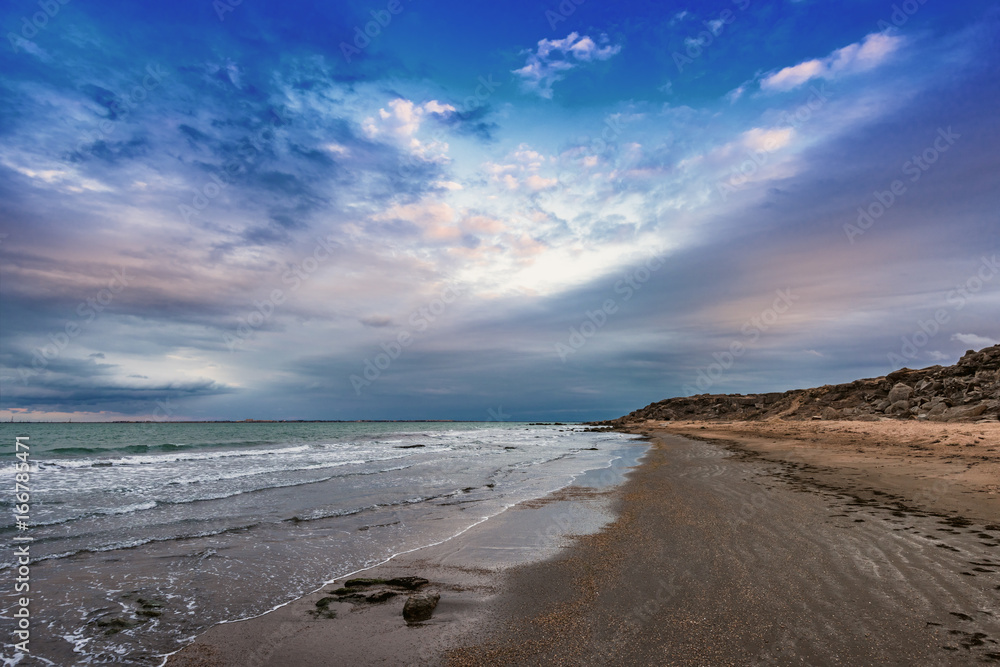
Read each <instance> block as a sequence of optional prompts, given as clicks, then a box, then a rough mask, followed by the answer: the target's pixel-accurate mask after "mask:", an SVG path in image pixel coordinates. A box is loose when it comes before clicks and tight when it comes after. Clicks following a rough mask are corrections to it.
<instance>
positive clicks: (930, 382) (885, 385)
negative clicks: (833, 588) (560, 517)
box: [595, 345, 1000, 426]
mask: <svg viewBox="0 0 1000 667" xmlns="http://www.w3.org/2000/svg"><path fill="white" fill-rule="evenodd" d="M884 418H891V419H925V420H930V421H943V422H956V421H978V420H981V419H990V420H996V419H1000V345H995V346H993V347H988V348H985V349H983V350H980V351H979V352H975V351H972V350H969V351H968V352H966V353H965V355H964V356H963V357H962V358H961V359H960V360H959V361H958V363H957V364H955V365H954V366H931V367H929V368H922V369H919V370H912V369H909V368H902V369H900V370H898V371H895V372H892V373H889V374H888V375H886V376H884V377H878V378H870V379H866V380H855V381H854V382H850V383H848V384H838V385H826V386H823V387H815V388H813V389H795V390H792V391H786V392H779V393H768V394H750V395H746V396H744V395H742V394H735V395H733V394H700V395H698V396H689V397H679V398H669V399H666V400H663V401H659V402H658V403H651V404H649V405H647V406H646V407H644V408H642V409H640V410H636V411H635V412H632V413H630V414H628V415H625V416H624V417H620V418H618V419H613V420H610V421H605V422H595V424H600V425H605V426H624V425H626V424H630V423H636V422H643V421H646V420H650V419H652V420H658V421H663V420H678V419H681V420H683V419H697V420H727V421H728V420H734V421H737V420H739V421H758V420H765V419H788V420H804V419H853V420H869V421H871V420H876V419H884Z"/></svg>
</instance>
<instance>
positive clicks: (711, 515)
mask: <svg viewBox="0 0 1000 667" xmlns="http://www.w3.org/2000/svg"><path fill="white" fill-rule="evenodd" d="M910 426H911V425H910V424H909V423H901V422H894V423H884V422H879V423H876V422H856V423H851V422H836V423H834V422H823V423H808V422H805V423H787V422H776V423H768V424H763V425H762V424H760V423H756V424H719V423H707V422H706V423H697V422H695V423H666V424H654V423H648V424H645V425H644V426H643V427H641V429H640V430H643V431H645V432H647V433H649V434H650V435H651V437H652V439H653V443H654V447H653V448H652V449H651V450H650V452H649V453H648V454H647V456H646V458H645V459H644V461H643V464H642V465H641V466H639V467H638V468H636V469H635V470H634V471H633V472H632V473H631V475H630V478H629V480H628V481H627V482H626V484H624V485H623V486H621V487H619V489H618V490H617V491H615V493H614V494H613V495H612V496H611V497H610V498H608V497H606V496H602V495H600V494H593V493H589V494H588V493H587V492H580V493H579V494H578V495H579V497H564V498H561V499H554V500H552V501H550V502H547V503H538V504H537V505H536V506H534V507H528V508H525V509H521V510H514V511H510V512H507V513H505V514H504V515H502V516H501V517H498V518H499V519H501V520H500V521H495V522H494V521H490V522H487V523H486V524H483V525H482V526H480V527H477V528H478V529H481V530H478V531H477V529H473V530H471V531H469V533H466V535H463V536H462V537H461V538H458V539H457V540H453V541H452V542H450V543H448V545H447V546H445V545H441V546H442V547H444V548H439V547H434V548H432V549H430V550H424V551H423V552H422V553H417V554H411V555H408V556H407V557H405V558H401V559H397V560H395V561H393V562H391V563H390V564H387V565H385V566H382V567H383V568H385V570H384V573H385V574H388V575H391V576H401V575H417V576H425V577H427V578H428V579H431V584H430V586H432V587H435V588H437V589H438V590H439V591H440V592H441V603H440V605H439V606H438V609H437V611H436V612H435V615H434V618H433V619H432V620H431V621H430V622H428V623H426V624H422V625H418V626H410V627H408V626H406V625H405V623H403V621H402V618H401V616H400V611H401V607H402V600H401V599H398V598H393V599H392V600H390V601H389V602H386V603H383V604H382V605H369V606H366V607H364V608H362V607H360V606H356V607H351V608H348V607H347V604H348V603H338V606H340V607H343V609H342V610H341V609H338V611H337V618H336V619H332V620H326V619H315V618H313V617H311V616H310V615H309V612H310V610H315V609H316V606H315V603H316V601H317V600H318V599H320V598H321V596H322V595H323V593H317V594H316V595H314V596H310V597H309V598H306V599H304V600H301V601H299V602H297V603H294V604H292V605H288V606H287V607H284V608H282V609H281V610H278V611H277V612H274V613H272V614H269V615H267V616H264V617H261V618H260V619H255V620H254V621H250V622H245V623H237V624H229V625H225V626H219V627H217V628H215V629H213V630H212V631H210V632H209V633H207V634H206V635H204V636H203V637H202V638H200V639H199V640H198V642H196V643H195V644H194V645H193V646H192V647H189V649H186V650H185V651H184V652H182V653H181V654H179V655H178V656H175V658H174V659H173V660H172V661H171V664H177V665H230V664H233V665H235V664H245V665H282V664H284V665H287V664H296V665H320V664H346V663H347V661H348V660H350V661H351V662H353V663H354V664H385V665H410V664H428V665H437V664H450V665H496V664H507V665H515V664H524V665H528V664H531V665H535V664H544V665H591V664H621V665H667V664H676V665H706V664H712V665H746V664H760V665H769V664H774V665H785V664H813V665H847V664H885V665H913V664H921V665H965V664H989V663H991V662H1000V643H998V642H1000V510H998V506H1000V499H998V497H997V492H996V488H995V484H996V483H997V482H998V479H1000V475H998V474H996V468H995V466H997V449H998V448H1000V447H998V445H1000V442H998V438H997V436H998V435H1000V432H998V430H997V427H996V426H995V425H991V424H984V425H979V424H945V425H942V424H936V425H924V424H913V425H912V428H910ZM860 429H867V430H866V431H863V430H860ZM934 440H938V441H939V442H936V443H935V442H933V441H934ZM967 445H971V446H967ZM977 457H979V458H977ZM569 495H570V496H572V495H573V494H569ZM570 507H577V508H589V509H584V510H581V509H577V510H572V511H570V510H569V508H570ZM609 509H610V510H614V513H615V516H616V518H615V519H614V520H613V521H612V522H611V523H608V524H607V525H605V526H604V528H603V529H601V530H600V531H598V532H595V533H592V534H589V535H584V536H581V537H577V538H575V539H572V540H569V541H563V542H560V544H561V545H562V546H563V548H557V549H554V550H553V551H552V553H553V555H552V556H551V557H550V558H548V559H547V560H544V561H532V560H530V559H529V560H528V562H524V564H520V565H518V564H517V563H518V559H517V558H516V557H514V556H512V555H511V554H516V553H518V552H519V550H518V545H524V544H525V542H524V540H525V539H529V540H530V539H531V537H530V535H527V536H526V530H528V533H530V532H531V530H529V529H531V527H532V526H535V527H542V526H545V525H546V522H548V525H549V526H550V527H551V526H558V527H559V529H560V531H565V530H570V531H572V529H573V528H574V526H575V525H585V524H586V523H587V522H588V521H590V523H591V525H593V522H594V521H595V519H596V517H597V516H599V515H600V513H601V512H604V511H607V510H609ZM533 513H537V514H533ZM586 517H589V519H587V518H586ZM519 522H520V523H519ZM491 524H492V525H491ZM534 530H535V532H536V535H537V534H541V533H540V532H539V531H538V529H537V528H536V529H534ZM555 532H559V531H555ZM535 539H536V540H537V537H535ZM536 546H537V545H536ZM521 551H523V552H524V553H527V552H531V551H533V549H532V548H525V549H523V550H521ZM535 551H537V550H535ZM498 554H504V555H503V556H501V557H499V558H498V557H497V555H498ZM362 576H373V575H371V574H370V573H365V574H364V575H362ZM331 588H332V587H331ZM403 597H405V596H403Z"/></svg>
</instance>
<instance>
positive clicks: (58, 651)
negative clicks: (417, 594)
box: [0, 422, 645, 667]
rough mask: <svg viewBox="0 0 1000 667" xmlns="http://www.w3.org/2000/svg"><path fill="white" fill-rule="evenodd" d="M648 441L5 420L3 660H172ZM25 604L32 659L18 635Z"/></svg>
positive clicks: (0, 488)
mask: <svg viewBox="0 0 1000 667" xmlns="http://www.w3.org/2000/svg"><path fill="white" fill-rule="evenodd" d="M16 436H27V437H28V439H27V440H24V439H22V440H21V443H22V445H26V446H27V449H26V450H25V449H23V448H22V449H21V450H20V451H21V452H22V459H23V458H27V460H28V462H29V475H28V478H27V480H26V484H24V485H23V487H27V490H25V489H24V488H23V487H22V489H21V492H22V493H28V496H27V500H28V502H27V505H28V507H27V508H24V507H20V508H18V507H16V505H18V504H20V503H19V502H18V499H17V498H16V496H15V491H16V489H15V473H16V468H17V465H18V463H19V461H18V459H17V458H16V445H15V438H16ZM639 445H640V443H638V442H637V438H636V436H631V435H627V434H621V433H613V432H588V431H587V430H586V428H585V427H584V426H582V425H578V424H557V425H538V424H525V423H512V422H484V423H470V422H346V423H344V422H321V423H320V422H234V423H170V422H150V423H26V424H17V423H3V424H0V468H2V469H3V470H4V472H5V474H4V479H5V480H7V481H6V482H5V483H4V484H2V485H0V506H2V507H3V509H4V512H5V516H6V517H7V519H6V520H5V521H3V522H2V525H0V541H2V544H3V547H4V548H3V549H2V550H0V590H4V592H5V593H7V594H6V595H3V596H0V625H2V626H3V627H4V629H3V630H2V633H3V638H2V641H3V642H4V647H3V654H2V658H3V664H4V665H36V664H37V665H59V666H60V667H61V666H63V665H91V664H128V665H161V664H163V662H164V656H166V655H168V654H170V653H172V652H174V651H176V650H178V649H179V648H181V647H183V646H184V645H186V644H187V643H190V642H191V641H192V640H193V639H194V638H195V637H196V636H197V635H198V634H200V633H201V632H203V631H204V630H206V629H207V628H209V627H211V626H213V625H215V624H217V623H221V622H227V621H234V620H239V619H244V618H250V617H254V616H257V615H260V614H263V613H266V612H267V611H269V610H272V609H275V608H277V607H278V606H281V605H283V604H286V603H288V602H289V601H291V600H294V599H297V598H299V597H301V596H302V595H305V594H307V593H310V592H312V591H314V590H316V589H317V588H319V587H321V586H322V585H324V584H325V583H328V582H330V581H333V580H335V579H337V578H340V577H343V576H345V575H347V574H350V573H354V572H357V571H359V570H362V569H364V568H367V567H371V566H373V565H377V564H379V563H382V562H385V561H386V560H388V559H391V558H392V557H393V556H394V555H396V554H400V553H403V552H409V551H412V550H415V549H419V548H421V547H425V546H428V545H432V544H439V543H441V542H444V541H446V540H449V539H452V538H453V537H455V536H457V535H459V534H461V533H462V532H464V531H466V530H468V529H469V528H470V527H472V526H475V525H478V524H480V523H482V522H485V521H488V520H489V519H490V518H491V517H495V516H497V515H499V514H500V513H502V512H504V511H505V510H507V509H508V508H510V507H512V506H514V505H516V504H518V503H521V502H523V501H527V500H532V499H537V498H540V497H543V496H545V495H547V494H550V493H552V492H554V491H557V490H559V489H561V488H564V487H566V486H570V485H573V484H574V481H575V480H578V479H580V478H581V477H582V476H584V475H587V474H590V475H593V472H594V471H597V470H602V469H608V470H611V469H614V470H616V471H620V470H623V469H624V468H627V465H631V464H634V462H635V461H636V460H637V459H638V457H639V456H641V454H642V453H643V452H644V451H645V450H644V448H643V447H642V446H639ZM25 451H26V452H27V454H26V455H25V454H24V453H23V452H25ZM21 479H22V480H24V479H25V478H24V477H22V478H21ZM615 479H616V480H617V481H620V480H621V475H618V477H617V478H615ZM21 500H24V497H23V496H22V498H21ZM23 509H28V514H27V516H28V520H27V521H24V522H23V523H22V525H20V526H19V525H18V524H17V519H16V516H20V515H19V514H18V512H19V511H20V510H23ZM24 546H27V547H28V552H29V553H30V557H28V560H29V565H28V568H29V570H30V573H29V574H28V575H27V577H26V578H25V577H23V576H22V575H23V574H24V572H23V571H19V567H20V565H19V564H18V555H17V553H18V549H21V551H22V552H23V547H24ZM540 548H541V544H540ZM22 560H24V558H23V557H22ZM19 578H25V581H24V582H23V583H27V584H28V586H29V591H28V592H27V593H15V585H16V582H17V581H18V579H19ZM24 595H27V596H29V598H30V602H29V606H28V609H29V613H30V630H29V631H30V639H29V642H30V643H29V645H28V648H29V649H30V653H27V654H26V653H25V652H23V651H20V650H17V649H16V648H15V646H14V640H13V639H12V638H13V637H14V635H13V634H12V633H13V630H15V629H16V628H17V627H18V626H17V624H18V623H19V622H20V619H19V618H16V617H15V616H14V614H15V613H16V612H17V611H18V610H19V609H20V607H19V605H18V600H19V597H22V596H24ZM22 613H23V612H22ZM8 628H9V629H8Z"/></svg>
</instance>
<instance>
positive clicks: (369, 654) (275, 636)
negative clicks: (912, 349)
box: [162, 440, 648, 667]
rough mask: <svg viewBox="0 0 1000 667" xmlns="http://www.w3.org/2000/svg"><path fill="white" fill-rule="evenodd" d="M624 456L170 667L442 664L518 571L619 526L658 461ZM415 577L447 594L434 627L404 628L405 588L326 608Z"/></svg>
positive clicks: (188, 653)
mask: <svg viewBox="0 0 1000 667" xmlns="http://www.w3.org/2000/svg"><path fill="white" fill-rule="evenodd" d="M624 446H625V447H629V448H632V449H633V451H634V454H632V453H630V454H629V455H628V456H623V457H618V458H616V459H615V460H614V461H612V463H611V464H610V465H609V466H608V467H605V468H597V469H591V470H588V471H586V472H584V473H583V474H581V475H580V476H579V477H578V478H577V479H576V480H575V481H574V483H573V484H571V485H569V486H567V487H563V488H561V489H558V490H555V491H553V492H552V493H550V494H548V495H546V496H543V497H540V498H536V499H534V500H527V501H523V502H520V503H517V504H516V505H513V506H511V507H508V508H507V509H505V510H504V511H502V512H501V513H499V514H496V515H493V516H490V517H484V518H483V519H482V520H481V521H479V522H477V523H476V524H474V525H472V526H469V527H468V528H466V529H464V530H463V531H461V532H460V533H458V534H456V535H454V536H452V537H451V538H449V539H447V540H444V541H442V542H438V543H435V544H430V545H426V546H423V547H420V548H417V549H412V550H409V551H406V552H403V553H399V554H396V555H394V556H392V557H391V558H389V559H388V560H386V561H384V562H382V563H379V564H377V565H374V566H372V567H369V568H365V569H362V570H358V571H356V572H352V573H349V574H346V575H344V576H341V577H339V578H338V579H336V580H334V581H332V582H328V583H326V584H324V585H323V586H321V587H320V588H319V589H317V590H315V591H313V592H312V593H310V594H308V595H305V596H302V597H300V598H298V599H296V600H293V601H290V602H288V603H285V604H283V605H280V606H279V607H277V608H275V609H273V610H271V611H269V612H267V613H265V614H262V615H259V616H256V617H253V618H249V619H244V620H238V621H231V622H226V623H221V624H218V625H215V626H213V627H211V628H209V629H208V630H207V631H205V632H203V633H201V634H200V635H199V636H198V637H197V638H195V639H194V641H193V642H192V643H191V644H188V645H187V646H185V647H184V648H182V649H180V650H179V651H177V652H174V653H172V654H170V655H168V656H166V657H165V659H164V662H163V663H162V664H164V665H166V666H167V667H177V666H181V667H184V666H196V665H197V666H201V667H209V666H217V665H253V666H263V665H287V664H301V665H311V664H315V665H321V664H323V665H325V664H342V663H343V664H347V663H349V662H350V663H354V664H373V663H375V664H440V662H441V661H442V660H443V656H444V653H445V651H446V650H447V648H449V647H450V646H451V645H452V644H454V642H455V641H456V640H457V638H459V637H464V636H468V633H470V632H472V631H474V629H475V627H476V625H477V623H478V622H479V621H480V620H481V617H482V614H483V612H484V610H485V609H486V607H487V606H488V605H489V603H490V601H491V600H492V599H493V598H494V597H495V596H496V595H497V594H498V592H499V591H500V589H501V587H502V585H503V581H504V578H505V576H506V574H507V573H508V572H509V571H511V570H513V569H516V568H517V567H518V566H522V565H524V564H526V563H531V562H537V561H540V560H544V559H546V558H549V557H552V556H553V555H555V554H557V553H558V552H559V551H561V550H563V549H565V548H567V547H568V546H569V544H570V542H569V540H570V536H571V535H578V534H585V533H595V532H597V531H599V530H600V529H601V527H603V526H604V525H606V524H607V523H608V522H610V521H611V520H613V518H614V515H613V512H612V510H611V503H612V501H613V498H614V493H615V489H616V488H620V485H621V484H622V483H623V481H624V480H625V478H626V475H627V474H628V473H629V471H630V470H631V469H632V468H633V467H635V466H636V465H638V462H639V461H640V460H641V459H642V457H643V456H645V455H646V453H647V451H648V443H647V442H645V441H643V440H635V441H633V442H631V443H630V444H626V445H624ZM412 576H417V577H423V578H426V579H428V580H429V581H430V583H429V584H428V585H427V586H425V587H424V589H425V590H429V589H433V590H435V591H438V592H440V593H441V596H442V597H441V601H440V603H439V604H438V606H437V608H436V609H435V612H434V615H433V618H432V619H431V620H430V621H427V622H424V623H419V624H415V625H408V624H407V623H405V622H404V621H403V618H402V607H403V604H404V601H405V600H406V597H407V593H408V591H405V590H400V589H398V588H396V589H389V590H390V591H391V592H393V593H396V595H394V596H393V597H392V598H391V599H388V600H386V601H384V602H379V603H374V604H373V603H367V602H366V601H364V600H358V599H357V598H353V599H352V598H343V599H339V600H336V601H335V602H332V603H326V604H325V603H323V601H324V599H326V600H330V599H331V595H330V593H331V592H332V591H334V590H337V589H338V588H340V587H341V586H342V585H343V582H344V581H345V580H348V579H350V578H352V577H364V578H368V579H383V580H388V579H392V578H394V577H412ZM359 590H361V591H362V592H363V593H371V592H372V589H359ZM377 592H380V593H382V592H384V589H383V588H380V589H379V591H377ZM317 602H319V603H320V604H321V605H322V606H320V607H318V606H317ZM328 612H329V613H328Z"/></svg>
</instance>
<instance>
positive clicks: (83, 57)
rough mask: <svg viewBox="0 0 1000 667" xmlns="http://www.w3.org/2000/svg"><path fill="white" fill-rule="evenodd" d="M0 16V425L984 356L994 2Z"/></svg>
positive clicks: (794, 374) (220, 7)
mask: <svg viewBox="0 0 1000 667" xmlns="http://www.w3.org/2000/svg"><path fill="white" fill-rule="evenodd" d="M0 20H2V27H3V31H4V33H5V35H6V37H5V39H4V44H3V47H2V49H0V96H2V105H0V233H2V236H0V262H2V265H0V315H2V323H0V327H2V328H0V375H2V385H0V394H2V402H0V418H10V417H11V416H12V415H14V416H16V418H18V419H55V418H65V417H72V418H73V419H74V420H85V419H116V418H144V417H152V418H170V419H181V418H194V419H242V418H246V417H256V418H275V419H294V418H304V419H317V418H330V419H355V418H457V419H476V420H490V419H520V420H536V419H563V420H577V419H598V418H609V417H615V416H619V415H621V414H624V413H626V412H628V411H631V410H633V409H636V408H638V407H641V406H643V405H646V404H647V403H649V402H651V401H655V400H659V399H662V398H666V397H669V396H676V395H681V394H685V395H687V394H693V393H702V392H711V393H729V392H744V393H746V392H754V391H767V390H771V391H773V390H785V389H790V388H796V387H806V386H815V385H821V384H826V383H834V382H844V381H850V380H853V379H855V378H858V377H872V376H878V375H883V374H885V373H886V372H888V371H890V370H892V369H893V368H899V367H902V366H904V365H906V366H910V367H923V366H928V365H931V364H935V363H942V364H950V363H953V362H955V361H956V360H957V359H958V357H959V356H961V354H962V353H964V351H965V350H967V349H970V348H976V349H978V348H981V347H984V346H986V345H991V344H995V343H996V342H997V340H998V339H1000V317H998V315H1000V265H997V263H996V262H997V259H996V258H997V253H998V251H1000V248H998V238H1000V235H998V230H1000V206H998V204H1000V122H998V120H997V118H998V110H1000V76H998V74H997V73H998V71H1000V48H998V36H1000V5H998V4H997V3H995V2H973V1H959V2H951V3H945V2H935V1H931V2H926V3H925V4H922V3H921V2H920V1H919V0H908V1H907V2H903V3H895V4H894V3H893V2H889V1H888V0H887V1H886V2H870V1H860V0H848V1H846V2H838V3H830V2H819V1H811V0H804V1H801V2H792V1H790V0H732V1H730V0H725V1H720V2H699V3H694V2H618V3H610V2H597V1H596V0H564V1H563V2H561V3H560V2H557V1H556V0H552V1H551V2H543V1H540V2H505V3H499V2H493V3H469V2H413V1H412V0H391V1H387V0H366V1H364V2H353V1H352V2H336V3H333V2H331V3H312V2H310V3H302V2H295V1H292V2H284V3H263V2H256V1H254V0H246V1H244V2H238V1H236V0H197V2H187V1H183V0H181V1H179V2H170V3H125V4H122V3H108V2H102V1H100V0H93V1H88V2H83V1H81V0H78V1H76V2H66V3H65V4H62V0H60V1H59V2H55V1H54V0H53V1H52V2H51V3H49V4H48V5H47V4H46V3H45V2H42V3H37V2H35V1H34V0H31V1H29V0H16V1H11V2H5V3H4V4H3V15H0Z"/></svg>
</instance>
